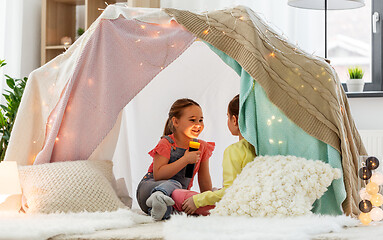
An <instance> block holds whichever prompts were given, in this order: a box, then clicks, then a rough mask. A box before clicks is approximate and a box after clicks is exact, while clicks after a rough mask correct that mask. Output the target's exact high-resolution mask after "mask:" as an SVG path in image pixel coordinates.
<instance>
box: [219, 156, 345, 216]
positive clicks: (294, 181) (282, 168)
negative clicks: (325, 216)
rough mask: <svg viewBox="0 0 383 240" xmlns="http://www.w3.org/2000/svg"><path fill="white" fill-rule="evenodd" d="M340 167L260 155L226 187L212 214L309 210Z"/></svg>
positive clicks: (283, 213)
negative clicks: (335, 167)
mask: <svg viewBox="0 0 383 240" xmlns="http://www.w3.org/2000/svg"><path fill="white" fill-rule="evenodd" d="M340 177H341V172H340V170H339V169H334V168H332V167H331V166H330V165H329V164H326V163H323V162H321V161H313V160H307V159H305V158H299V157H295V156H279V155H278V156H260V157H256V158H255V159H254V161H253V162H251V163H248V164H247V165H246V166H245V168H244V169H243V170H242V172H241V173H240V174H239V175H238V176H237V178H236V179H235V181H234V182H233V185H232V186H231V187H229V188H228V189H227V190H226V193H225V195H224V196H223V198H222V200H221V201H219V202H218V203H217V205H216V207H215V209H213V210H211V214H212V215H235V216H241V215H247V216H252V217H266V216H267V217H272V216H279V217H281V216H299V215H305V214H311V212H310V210H311V208H312V204H313V203H314V201H315V200H316V199H318V198H320V197H321V196H322V195H323V193H324V192H326V191H327V187H328V186H329V185H330V184H331V182H332V181H333V180H334V179H338V178H340Z"/></svg>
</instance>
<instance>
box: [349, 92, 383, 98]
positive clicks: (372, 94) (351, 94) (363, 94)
mask: <svg viewBox="0 0 383 240" xmlns="http://www.w3.org/2000/svg"><path fill="white" fill-rule="evenodd" d="M346 95H347V97H348V98H367V97H383V91H366V92H346Z"/></svg>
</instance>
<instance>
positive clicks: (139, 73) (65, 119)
mask: <svg viewBox="0 0 383 240" xmlns="http://www.w3.org/2000/svg"><path fill="white" fill-rule="evenodd" d="M194 39H195V37H194V35H192V34H191V33H190V32H188V31H187V30H185V29H184V28H183V27H182V26H180V25H179V24H177V23H176V22H174V21H172V22H171V23H169V24H166V25H158V24H148V23H144V22H139V21H137V20H127V19H125V18H123V17H120V18H118V19H114V20H108V19H102V20H101V23H100V24H99V25H98V28H97V29H96V30H95V32H94V34H93V35H92V36H91V38H90V39H89V41H88V42H87V44H86V46H85V47H84V49H83V52H82V54H81V56H80V58H79V59H78V62H77V67H76V69H75V71H74V74H73V76H68V78H69V81H68V83H67V86H66V87H65V89H64V91H63V92H62V95H61V98H60V100H59V102H58V104H57V106H56V107H55V109H54V110H53V111H52V113H51V114H50V116H49V118H48V121H47V131H46V132H47V134H46V138H45V143H44V147H43V149H42V151H41V152H40V153H39V154H38V155H37V157H36V160H35V162H34V164H42V163H48V162H58V161H72V160H79V159H88V158H89V156H90V155H91V154H92V153H93V151H94V150H95V149H96V148H97V146H98V145H99V144H100V143H101V142H102V140H103V139H104V138H105V137H106V135H107V134H108V133H109V131H110V130H111V129H112V128H113V126H114V124H115V122H116V119H117V117H118V114H119V113H120V111H121V110H122V109H123V108H124V107H125V106H126V104H128V103H129V101H130V100H132V99H133V98H134V96H135V95H136V94H138V93H139V92H140V91H141V90H142V89H143V88H144V87H145V86H146V85H147V84H148V83H149V82H150V81H151V80H152V79H153V78H154V77H155V76H156V75H157V74H158V73H159V72H160V71H161V70H163V69H164V68H166V67H167V66H168V65H169V64H170V63H172V62H173V61H174V60H175V59H176V58H177V57H178V56H180V55H181V54H182V53H183V52H184V51H185V50H186V49H187V48H188V47H189V46H190V45H191V44H192V43H193V41H194ZM154 101H155V100H154Z"/></svg>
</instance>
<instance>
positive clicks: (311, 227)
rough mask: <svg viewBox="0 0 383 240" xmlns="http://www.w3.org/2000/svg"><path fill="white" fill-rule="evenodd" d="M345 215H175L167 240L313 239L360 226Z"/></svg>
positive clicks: (166, 227) (167, 226) (166, 226)
mask: <svg viewBox="0 0 383 240" xmlns="http://www.w3.org/2000/svg"><path fill="white" fill-rule="evenodd" d="M358 225H359V222H358V220H356V219H352V218H350V217H346V216H337V217H332V216H319V215H310V216H302V217H290V218H248V217H232V216H231V217H219V216H208V217H186V216H185V215H179V216H172V218H171V219H170V220H169V221H167V222H165V223H164V231H163V233H164V237H165V239H166V240H178V239H183V240H189V239H190V240H195V239H198V240H204V239H206V240H211V239H220V240H229V239H237V240H250V239H251V240H254V239H278V240H279V239H286V240H287V239H294V240H300V239H312V238H313V237H315V236H318V235H320V234H325V233H330V232H341V231H342V230H343V227H353V226H358Z"/></svg>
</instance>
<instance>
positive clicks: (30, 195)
mask: <svg viewBox="0 0 383 240" xmlns="http://www.w3.org/2000/svg"><path fill="white" fill-rule="evenodd" d="M112 167H113V163H112V161H99V160H97V161H96V160H82V161H71V162H57V163H47V164H41V165H33V166H23V167H19V175H20V183H21V188H22V190H23V195H24V197H25V198H26V201H27V205H28V207H29V208H28V211H27V212H28V213H55V212H65V213H66V212H82V211H88V212H96V211H101V212H105V211H114V210H117V209H118V208H124V207H125V206H124V204H123V203H122V202H121V201H120V200H119V198H118V197H117V195H116V193H115V191H114V189H113V187H112V183H113V181H114V176H113V172H112Z"/></svg>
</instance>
